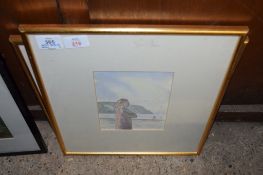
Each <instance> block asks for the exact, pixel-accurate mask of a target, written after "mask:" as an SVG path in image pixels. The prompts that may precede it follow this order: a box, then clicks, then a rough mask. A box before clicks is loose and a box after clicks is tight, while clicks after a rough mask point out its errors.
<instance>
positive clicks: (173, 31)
mask: <svg viewBox="0 0 263 175" xmlns="http://www.w3.org/2000/svg"><path fill="white" fill-rule="evenodd" d="M19 31H20V32H21V34H22V38H23V43H24V45H25V47H26V49H27V52H28V55H29V58H30V62H31V65H32V67H33V70H34V73H35V76H36V79H37V82H38V85H39V87H40V91H41V94H42V97H43V103H44V105H45V106H46V109H47V111H48V113H49V114H50V121H51V123H52V125H53V127H54V131H55V134H56V136H57V139H58V142H59V144H60V147H61V149H62V151H63V153H64V154H65V155H94V154H95V155H97V154H99V155H101V154H102V155H116V154H126V155H199V154H200V153H201V151H202V148H203V146H204V144H205V141H206V139H207V137H208V135H209V131H210V129H211V127H212V124H213V121H214V119H215V116H216V113H217V111H218V109H219V106H220V103H221V101H222V98H223V95H224V93H225V90H226V88H227V85H228V83H229V81H230V79H231V76H232V74H233V72H234V70H235V67H236V65H237V63H238V61H239V59H240V57H241V54H242V52H243V50H244V48H245V46H246V44H247V43H248V41H249V40H248V31H249V29H248V27H246V26H176V25H20V26H19ZM30 34H58V35H59V34H66V35H67V34H94V35H96V34H110V35H111V34H113V35H114V34H118V35H122V34H123V35H124V34H129V35H137V34H143V35H157V34H160V35H222V36H238V37H239V41H238V44H237V45H236V49H235V51H234V54H233V56H232V58H231V61H230V64H229V65H228V68H227V71H226V74H225V76H224V80H223V83H222V84H221V87H220V91H219V92H218V95H217V97H216V101H215V103H214V104H213V107H212V112H211V113H210V116H209V118H208V121H207V123H206V126H205V129H204V132H203V133H202V135H201V139H200V141H199V144H198V147H197V148H196V151H194V152H192V151H191V152H169V151H168V152H145V151H144V152H123V151H121V152H118V151H114V152H101V151H100V152H83V151H80V152H78V151H77V152H76V151H70V150H67V149H66V147H65V144H64V141H63V137H62V133H61V131H60V129H59V126H58V123H57V120H56V117H55V115H54V111H53V110H52V106H51V103H50V99H49V98H48V94H47V91H46V89H45V86H44V82H43V79H42V77H41V73H40V70H39V67H38V65H37V63H36V60H35V55H34V53H33V49H32V46H31V45H30V41H29V37H28V36H29V35H30Z"/></svg>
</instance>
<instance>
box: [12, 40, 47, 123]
mask: <svg viewBox="0 0 263 175" xmlns="http://www.w3.org/2000/svg"><path fill="white" fill-rule="evenodd" d="M9 42H10V43H11V45H12V47H13V49H14V51H15V54H16V58H17V59H18V62H19V63H20V65H21V66H22V68H23V70H24V72H25V74H26V76H27V78H28V80H29V82H30V84H31V87H32V89H33V90H34V93H35V95H36V97H37V99H38V101H39V103H40V107H41V110H42V111H43V112H44V114H45V115H46V116H47V117H48V118H49V115H48V112H47V110H46V107H45V105H44V100H43V98H42V94H41V91H40V89H39V86H38V84H37V81H36V77H35V75H34V72H33V69H32V66H31V63H30V60H29V57H28V55H27V52H26V49H25V46H24V44H23V41H22V38H21V36H20V35H10V37H9Z"/></svg>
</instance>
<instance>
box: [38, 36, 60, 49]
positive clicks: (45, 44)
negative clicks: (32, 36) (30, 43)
mask: <svg viewBox="0 0 263 175" xmlns="http://www.w3.org/2000/svg"><path fill="white" fill-rule="evenodd" d="M36 41H37V44H38V47H39V49H62V48H63V44H62V39H61V36H59V35H38V36H36Z"/></svg>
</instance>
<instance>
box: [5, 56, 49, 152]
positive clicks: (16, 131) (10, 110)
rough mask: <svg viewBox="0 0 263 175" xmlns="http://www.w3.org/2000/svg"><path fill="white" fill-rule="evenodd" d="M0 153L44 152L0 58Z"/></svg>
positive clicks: (35, 129) (42, 143) (29, 117)
mask: <svg viewBox="0 0 263 175" xmlns="http://www.w3.org/2000/svg"><path fill="white" fill-rule="evenodd" d="M0 73H1V74H0V75H1V76H0V155H1V156H6V155H17V154H32V153H44V152H46V151H47V148H46V146H45V143H44V141H43V139H42V137H41V134H40V132H39V130H38V128H37V126H36V124H35V123H34V121H33V119H32V116H31V115H30V113H29V111H28V110H27V108H26V106H25V103H24V102H23V100H22V98H21V96H20V94H19V93H18V91H17V88H16V86H15V84H14V82H13V80H12V78H11V77H10V74H9V72H8V70H7V69H6V66H5V63H4V61H3V59H2V58H0Z"/></svg>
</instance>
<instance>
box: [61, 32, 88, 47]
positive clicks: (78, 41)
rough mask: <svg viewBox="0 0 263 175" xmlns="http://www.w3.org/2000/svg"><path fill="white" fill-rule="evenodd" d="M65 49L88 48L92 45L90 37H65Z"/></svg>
mask: <svg viewBox="0 0 263 175" xmlns="http://www.w3.org/2000/svg"><path fill="white" fill-rule="evenodd" d="M64 45H65V48H70V49H72V48H81V47H88V46H89V45H90V43H89V39H88V36H86V35H74V36H67V37H64Z"/></svg>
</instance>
